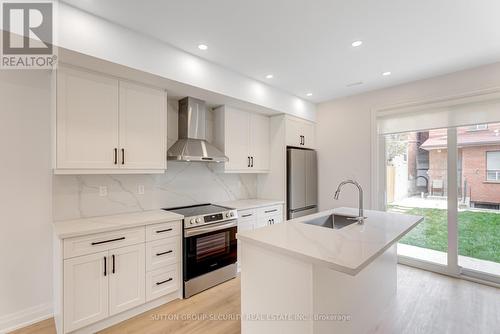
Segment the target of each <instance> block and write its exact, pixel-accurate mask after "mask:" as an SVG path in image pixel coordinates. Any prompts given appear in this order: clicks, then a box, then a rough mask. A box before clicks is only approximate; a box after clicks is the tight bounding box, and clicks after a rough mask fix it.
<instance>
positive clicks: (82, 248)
mask: <svg viewBox="0 0 500 334" xmlns="http://www.w3.org/2000/svg"><path fill="white" fill-rule="evenodd" d="M141 242H144V227H138V228H131V229H125V230H118V231H113V232H106V233H99V234H91V235H86V236H83V237H75V238H69V239H65V240H64V258H65V259H67V258H71V257H75V256H81V255H86V254H92V253H97V252H102V251H106V250H109V249H115V248H118V247H125V246H130V245H135V244H139V243H141Z"/></svg>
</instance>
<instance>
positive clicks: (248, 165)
mask: <svg viewBox="0 0 500 334" xmlns="http://www.w3.org/2000/svg"><path fill="white" fill-rule="evenodd" d="M247 158H248V164H247V167H250V157H247Z"/></svg>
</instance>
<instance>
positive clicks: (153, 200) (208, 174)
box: [53, 162, 257, 221]
mask: <svg viewBox="0 0 500 334" xmlns="http://www.w3.org/2000/svg"><path fill="white" fill-rule="evenodd" d="M217 168H220V167H219V166H217V165H215V164H208V163H198V162H169V163H168V170H167V172H166V173H165V174H157V175H57V176H54V178H53V216H54V220H56V221H58V220H66V219H76V218H85V217H92V216H100V215H110V214H119V213H126V212H134V211H141V210H152V209H159V208H168V207H175V206H183V205H191V204H199V203H209V202H221V201H230V200H235V199H246V198H253V197H256V193H257V189H256V183H257V182H256V176H255V175H253V174H223V173H219V172H217ZM102 186H105V187H106V188H107V195H106V196H101V195H100V187H102ZM142 186H143V187H144V194H140V191H139V190H140V189H139V188H141V187H142Z"/></svg>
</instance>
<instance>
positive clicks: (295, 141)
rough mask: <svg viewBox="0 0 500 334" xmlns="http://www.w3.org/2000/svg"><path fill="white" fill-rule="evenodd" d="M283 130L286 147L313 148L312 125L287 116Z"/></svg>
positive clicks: (313, 130)
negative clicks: (284, 129) (284, 130)
mask: <svg viewBox="0 0 500 334" xmlns="http://www.w3.org/2000/svg"><path fill="white" fill-rule="evenodd" d="M285 128H286V145H287V146H294V147H304V148H315V145H316V143H315V136H316V134H315V129H314V123H312V122H309V121H306V120H302V119H300V118H295V117H291V116H287V117H286V118H285Z"/></svg>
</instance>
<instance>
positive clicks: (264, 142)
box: [250, 114, 271, 171]
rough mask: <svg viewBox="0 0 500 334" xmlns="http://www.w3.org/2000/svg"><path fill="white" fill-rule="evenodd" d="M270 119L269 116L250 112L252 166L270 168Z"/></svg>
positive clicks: (257, 168) (264, 169)
mask: <svg viewBox="0 0 500 334" xmlns="http://www.w3.org/2000/svg"><path fill="white" fill-rule="evenodd" d="M269 127H270V120H269V117H267V116H263V115H259V114H250V157H251V159H253V161H251V162H252V163H253V166H252V168H253V169H256V170H261V171H266V170H269V158H270V157H269V155H270V150H269V147H270V145H271V143H270V140H271V139H270V133H269V131H270V128H269Z"/></svg>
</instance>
